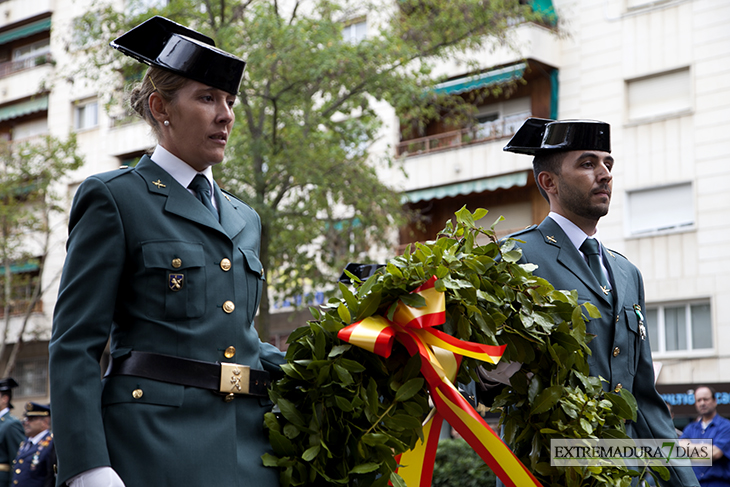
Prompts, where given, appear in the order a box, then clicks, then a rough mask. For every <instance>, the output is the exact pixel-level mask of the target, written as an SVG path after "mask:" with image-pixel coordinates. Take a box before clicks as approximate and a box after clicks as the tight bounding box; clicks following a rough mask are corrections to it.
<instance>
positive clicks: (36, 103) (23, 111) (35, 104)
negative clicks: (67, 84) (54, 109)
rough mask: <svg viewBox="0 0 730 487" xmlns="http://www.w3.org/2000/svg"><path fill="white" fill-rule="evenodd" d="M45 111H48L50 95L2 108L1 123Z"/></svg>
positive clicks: (0, 111) (0, 113)
mask: <svg viewBox="0 0 730 487" xmlns="http://www.w3.org/2000/svg"><path fill="white" fill-rule="evenodd" d="M44 110H48V95H43V96H38V97H35V98H31V99H30V100H26V101H21V102H19V103H13V104H12V105H8V106H5V107H2V108H0V122H4V121H5V120H12V119H14V118H18V117H22V116H24V115H30V114H31V113H36V112H42V111H44Z"/></svg>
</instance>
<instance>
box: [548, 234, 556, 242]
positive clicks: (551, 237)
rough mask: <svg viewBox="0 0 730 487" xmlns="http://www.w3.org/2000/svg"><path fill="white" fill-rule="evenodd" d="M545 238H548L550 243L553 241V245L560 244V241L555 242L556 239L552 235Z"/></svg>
mask: <svg viewBox="0 0 730 487" xmlns="http://www.w3.org/2000/svg"><path fill="white" fill-rule="evenodd" d="M545 238H547V239H548V240H549V241H551V242H552V243H558V241H557V240H555V237H553V236H551V235H546V236H545Z"/></svg>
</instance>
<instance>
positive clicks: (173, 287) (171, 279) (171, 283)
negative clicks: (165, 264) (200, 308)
mask: <svg viewBox="0 0 730 487" xmlns="http://www.w3.org/2000/svg"><path fill="white" fill-rule="evenodd" d="M184 278H185V276H184V275H183V274H170V275H169V276H168V278H167V285H168V287H169V288H170V291H179V290H181V289H182V287H183V279H184Z"/></svg>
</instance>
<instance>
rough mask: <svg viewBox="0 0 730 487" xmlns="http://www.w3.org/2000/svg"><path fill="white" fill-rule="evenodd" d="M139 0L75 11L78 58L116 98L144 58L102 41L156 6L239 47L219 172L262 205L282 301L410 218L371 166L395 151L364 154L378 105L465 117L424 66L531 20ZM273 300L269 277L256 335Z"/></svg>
mask: <svg viewBox="0 0 730 487" xmlns="http://www.w3.org/2000/svg"><path fill="white" fill-rule="evenodd" d="M143 4H144V2H142V1H141V0H136V1H133V2H131V5H130V8H128V9H127V10H126V12H134V13H133V14H129V13H126V14H125V13H122V12H121V11H120V10H119V9H118V8H117V7H116V6H115V5H113V3H112V2H110V1H108V0H98V1H97V5H96V6H95V7H94V8H91V9H90V10H89V12H88V13H87V14H86V15H84V16H83V17H82V18H80V19H79V20H78V22H77V29H76V32H77V34H78V35H77V38H76V39H77V41H78V43H77V45H76V46H73V48H74V49H75V52H76V53H77V54H78V55H79V56H82V55H88V58H87V59H88V61H87V62H76V63H75V64H74V66H73V68H76V67H79V69H80V70H81V71H83V73H84V74H85V75H87V76H92V77H95V78H97V79H100V80H102V81H103V82H104V86H109V87H114V88H115V90H116V91H113V92H111V93H107V95H109V96H108V99H109V101H110V104H109V105H108V106H109V107H110V108H111V105H112V104H113V103H112V102H116V101H118V100H120V99H122V96H120V92H121V88H122V85H123V82H124V81H128V80H134V79H135V78H137V77H139V75H140V71H141V68H142V65H140V64H139V63H136V62H135V61H133V60H131V59H129V58H126V57H124V56H122V55H120V54H119V53H117V52H115V51H113V50H112V49H109V48H108V47H107V44H108V42H109V41H110V40H112V39H114V38H115V37H116V36H118V35H120V34H122V33H123V32H124V31H125V30H127V29H129V28H130V27H132V26H133V25H136V24H138V23H139V22H140V21H142V20H144V19H146V18H148V17H149V16H151V15H153V14H161V15H165V16H167V17H168V18H171V19H172V20H175V21H177V22H180V23H182V24H184V25H187V26H190V27H192V28H195V29H197V30H199V31H201V32H202V33H204V34H206V35H209V36H211V37H212V38H213V39H215V40H216V43H217V45H218V46H219V47H221V48H223V49H225V50H227V51H229V52H232V53H234V54H237V55H239V56H241V57H243V58H244V59H246V61H247V63H248V64H247V67H246V73H245V76H244V80H243V83H242V86H241V93H240V96H239V98H238V103H237V104H236V108H235V111H236V118H237V122H236V126H235V128H234V133H233V134H232V136H231V139H230V140H229V146H228V151H227V156H228V158H227V159H228V160H227V162H226V163H225V164H223V165H222V166H221V167H220V168H216V171H215V173H216V177H218V178H220V180H221V183H222V185H223V186H225V187H226V188H227V189H228V190H230V191H232V192H234V193H236V194H237V195H239V196H240V197H242V198H243V199H244V200H245V201H246V202H247V203H249V204H250V205H251V206H253V208H254V209H255V210H256V211H257V212H258V213H259V215H260V216H261V221H262V240H261V260H262V264H263V265H264V267H265V268H266V269H267V271H268V272H267V281H266V282H265V283H264V285H265V286H272V288H273V289H274V291H275V293H273V295H274V296H276V299H283V298H285V297H291V296H296V295H303V294H305V293H306V292H307V291H311V290H312V289H318V290H320V289H331V283H332V282H334V280H335V277H336V276H337V275H338V274H339V272H340V269H342V268H343V267H344V265H345V264H346V263H347V262H351V261H352V262H357V261H360V260H367V255H368V251H369V249H371V248H375V247H377V246H378V245H385V246H388V247H389V246H390V244H391V242H390V237H391V230H392V229H394V228H397V227H398V225H399V224H401V223H402V222H403V221H404V215H403V209H402V207H401V202H400V195H399V194H398V193H397V192H395V191H393V190H392V189H391V188H389V187H388V185H387V184H384V183H383V182H382V181H381V178H380V177H379V174H378V173H379V171H380V172H381V173H382V169H383V168H386V167H388V166H390V165H391V164H393V162H394V161H392V160H390V158H389V156H388V155H387V154H388V153H389V151H387V150H386V148H383V150H378V151H377V153H378V154H386V155H380V156H378V157H375V156H372V155H371V154H370V152H369V150H370V149H371V146H372V145H373V144H374V143H376V142H377V141H378V137H380V135H381V128H382V125H383V120H381V119H380V115H379V113H382V109H383V107H384V105H385V103H387V104H389V105H390V106H391V107H394V108H395V110H396V111H397V113H398V114H399V116H400V118H401V120H402V122H403V126H404V127H405V126H416V127H418V126H423V125H424V124H425V123H427V122H428V121H429V120H433V119H435V118H439V117H442V116H443V114H444V113H446V114H447V115H448V117H450V119H452V122H454V123H456V122H457V121H458V120H464V119H465V117H467V116H471V115H472V113H471V112H472V111H473V106H472V105H471V104H469V103H466V102H465V100H463V99H462V98H460V97H445V96H437V95H436V94H434V93H432V92H429V91H428V87H430V86H432V85H433V83H434V82H437V81H438V80H434V79H433V78H432V76H431V66H432V64H433V63H434V62H435V61H437V60H439V59H447V60H449V61H451V60H453V59H454V57H456V56H460V55H461V54H464V55H463V56H460V57H461V58H462V59H465V60H468V59H472V57H473V56H472V57H470V56H469V55H467V53H471V54H475V53H476V52H483V51H481V50H480V49H481V48H487V47H490V46H492V45H493V44H501V45H505V44H508V43H509V37H508V35H507V33H508V30H509V27H510V26H511V25H515V24H516V23H517V22H519V21H521V20H530V19H534V18H536V16H535V15H534V14H533V13H532V11H531V9H530V8H529V7H527V6H525V5H520V2H516V1H512V0H499V1H490V2H484V1H483V0H428V1H423V0H398V1H392V0H370V1H357V2H354V1H350V0H312V1H310V2H277V1H274V0H260V1H256V2H251V1H248V0H220V1H216V2H210V1H206V2H203V3H201V2H199V1H195V0H170V1H169V2H167V5H166V6H165V7H164V8H162V9H161V10H156V9H155V10H145V9H144V8H143ZM362 18H367V22H368V28H367V30H368V36H367V38H366V39H364V40H362V41H359V42H348V41H346V40H345V39H344V38H343V28H344V27H346V26H347V24H348V22H350V21H353V20H357V19H362ZM99 40H101V42H99ZM470 49H473V51H469V50H470ZM472 60H473V59H472ZM108 66H111V69H112V70H110V68H109V67H108ZM112 75H113V76H112ZM114 76H115V77H114ZM118 118H119V119H124V114H120V115H119V116H118ZM381 143H382V142H381ZM304 301H305V302H306V299H305V300H304ZM269 308H270V304H269V301H268V294H267V289H266V288H265V289H264V292H263V299H262V303H261V307H260V313H259V318H258V323H257V324H258V328H259V331H260V334H261V335H262V338H264V339H266V338H267V336H268V317H269Z"/></svg>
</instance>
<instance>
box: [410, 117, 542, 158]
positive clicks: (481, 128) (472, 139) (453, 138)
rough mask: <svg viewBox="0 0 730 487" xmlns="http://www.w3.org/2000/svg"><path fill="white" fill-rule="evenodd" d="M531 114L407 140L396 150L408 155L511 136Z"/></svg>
mask: <svg viewBox="0 0 730 487" xmlns="http://www.w3.org/2000/svg"><path fill="white" fill-rule="evenodd" d="M530 116H531V114H530V113H520V114H517V115H510V116H509V117H504V118H499V119H497V120H494V121H492V122H485V123H480V124H477V125H474V126H472V127H468V128H465V129H461V130H454V131H452V132H444V133H441V134H436V135H431V136H428V137H421V138H418V139H411V140H405V141H403V142H401V143H400V144H398V146H397V148H396V152H397V155H398V156H406V157H407V156H413V155H418V154H427V153H429V152H436V151H440V150H446V149H454V148H456V147H461V146H464V145H469V144H474V143H482V142H488V141H490V140H497V139H502V138H505V137H511V136H512V135H514V133H515V132H516V131H517V129H518V128H520V126H522V122H524V121H525V120H526V119H528V118H529V117H530Z"/></svg>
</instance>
